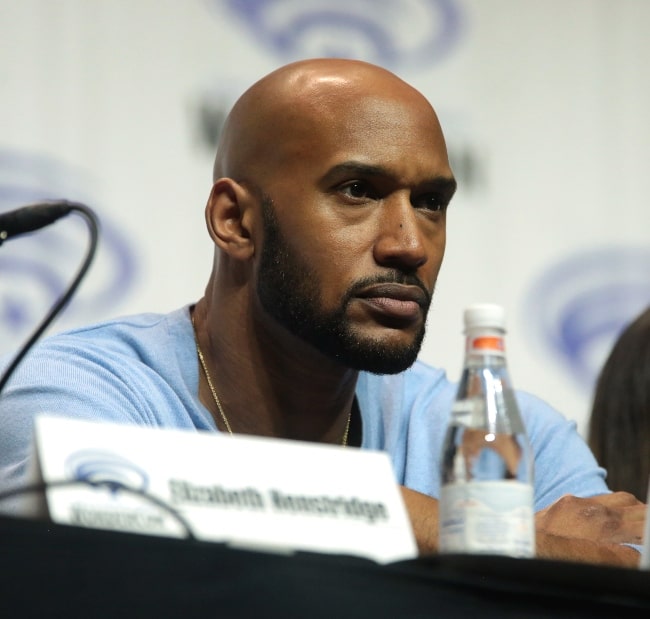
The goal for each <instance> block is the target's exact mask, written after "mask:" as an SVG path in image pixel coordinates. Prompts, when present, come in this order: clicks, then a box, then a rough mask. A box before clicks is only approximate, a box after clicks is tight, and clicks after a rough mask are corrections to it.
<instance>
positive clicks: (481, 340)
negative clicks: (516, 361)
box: [467, 335, 506, 357]
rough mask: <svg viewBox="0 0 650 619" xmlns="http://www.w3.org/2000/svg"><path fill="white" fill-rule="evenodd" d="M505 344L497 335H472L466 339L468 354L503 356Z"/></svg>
mask: <svg viewBox="0 0 650 619" xmlns="http://www.w3.org/2000/svg"><path fill="white" fill-rule="evenodd" d="M505 351H506V347H505V343H504V340H503V337H501V336H498V335H474V336H469V337H468V338H467V352H468V353H482V354H490V355H496V356H499V357H503V356H505Z"/></svg>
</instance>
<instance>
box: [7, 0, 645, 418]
mask: <svg viewBox="0 0 650 619" xmlns="http://www.w3.org/2000/svg"><path fill="white" fill-rule="evenodd" d="M648 24H650V2H647V1H645V0H547V1H546V2H538V1H536V0H402V1H398V0H396V1H394V2H385V1H384V2H382V1H379V0H366V1H363V0H358V1H357V2H353V3H351V2H349V0H322V1H321V0H249V1H245V0H92V1H88V0H22V1H21V2H13V1H10V0H0V117H1V119H2V125H1V126H2V130H1V131H0V211H5V210H9V209H11V208H15V207H17V206H20V205H22V204H26V203H29V202H32V201H34V200H38V199H41V198H46V197H50V198H69V199H76V200H82V201H84V202H86V203H87V204H89V205H90V206H91V207H93V208H94V209H95V210H96V212H97V213H98V215H99V216H100V219H101V222H102V237H101V247H100V252H99V254H98V258H97V260H96V263H95V264H94V266H93V268H92V271H91V273H90V275H89V277H88V278H87V280H86V281H85V282H84V284H83V286H82V289H81V290H80V292H79V294H78V296H77V297H75V299H74V300H73V302H72V304H71V306H70V307H69V308H68V310H67V311H66V313H65V315H63V316H62V317H61V318H60V319H59V320H58V321H57V323H56V324H55V326H54V327H53V329H52V331H55V330H60V329H62V328H66V327H70V326H73V325H77V324H80V323H86V322H89V321H94V320H99V319H103V318H107V317H111V316H113V315H116V314H124V313H131V312H138V311H167V310H170V309H173V308H175V307H178V306H180V305H182V304H184V303H187V302H190V301H194V300H196V299H197V298H199V297H200V295H201V294H202V291H203V287H204V285H205V282H206V278H207V275H208V272H209V269H210V266H211V258H212V247H211V245H210V240H209V237H208V236H207V233H206V232H205V230H204V224H203V206H204V204H205V201H206V198H207V196H208V193H209V191H210V182H211V166H212V159H213V156H214V139H215V137H216V134H217V132H218V127H219V122H220V120H221V118H222V117H223V114H224V113H225V112H227V110H228V108H229V106H230V105H231V104H232V102H233V101H234V99H235V98H236V96H237V95H238V94H239V93H240V92H241V91H242V90H243V89H244V88H246V87H247V86H248V85H250V84H251V83H252V82H253V81H255V80H256V79H257V78H258V77H260V76H262V75H263V74H265V73H267V72H268V71H270V70H272V69H274V68H275V67H277V66H279V65H281V64H284V63H286V62H289V61H291V60H295V59H298V58H304V57H311V56H322V55H340V56H352V57H358V58H362V59H365V60H369V61H372V62H376V63H378V64H382V65H384V66H386V67H387V68H389V69H392V70H394V71H395V72H397V73H398V74H399V75H401V76H402V77H403V78H404V79H406V80H407V81H409V82H411V83H412V84H414V85H415V86H417V87H418V88H420V89H421V90H422V91H423V92H424V93H425V94H426V95H427V96H428V97H429V98H430V100H431V101H432V103H433V104H434V106H435V107H436V109H437V110H438V112H439V115H440V118H441V122H442V124H443V129H444V130H445V133H446V135H447V140H448V145H449V149H450V152H451V155H452V162H453V166H454V170H455V172H456V175H457V177H458V179H459V183H460V190H459V192H458V194H457V196H456V198H455V199H454V201H453V203H452V206H451V208H450V212H449V219H448V222H449V240H448V251H447V256H446V258H445V264H444V266H443V271H442V274H441V277H440V279H439V283H438V286H437V291H436V296H435V300H434V305H433V309H432V312H431V314H430V318H429V334H428V336H427V339H426V341H425V346H424V348H423V352H422V358H424V359H425V360H427V361H429V362H431V363H433V364H435V365H439V366H443V367H445V368H447V370H448V372H449V374H450V376H451V377H452V378H457V377H458V374H459V370H460V365H461V361H462V348H463V340H462V336H461V313H462V309H463V307H464V306H465V305H466V304H468V303H472V302H475V301H495V302H499V303H502V304H504V305H505V306H506V309H507V312H508V315H509V324H510V334H509V357H510V366H511V373H512V375H513V380H514V382H515V384H516V385H517V386H518V387H520V388H524V389H527V390H529V391H533V392H536V393H538V394H539V395H541V396H542V397H544V398H545V399H547V400H549V401H550V402H551V403H553V404H554V405H555V406H557V407H558V408H559V409H561V410H562V411H563V412H564V413H565V414H566V415H567V416H568V417H571V418H573V419H576V420H577V421H578V423H579V425H580V427H581V429H583V430H584V427H585V423H586V419H587V415H588V410H589V405H590V394H591V387H592V381H593V378H594V374H595V372H596V370H597V368H598V367H599V366H600V363H601V362H602V361H603V359H604V355H605V354H606V352H607V350H608V349H609V346H610V345H611V343H612V341H613V338H614V336H615V334H616V333H617V331H618V330H619V329H620V328H621V326H622V325H623V324H624V323H625V322H626V321H628V320H630V319H631V318H632V317H633V316H634V315H635V314H636V313H637V312H638V311H640V310H641V308H642V307H643V306H645V305H646V304H648V303H650V242H649V241H650V215H649V214H648V213H649V210H648V204H647V202H648V196H649V195H650V174H649V173H648V171H647V169H646V168H647V164H648V162H650V115H649V114H648V110H650V74H649V73H648V71H647V67H646V61H647V59H648V58H649V57H650V40H649V39H648V37H647V33H646V30H647V26H648ZM85 243H86V237H85V233H84V227H83V224H82V223H81V221H80V220H79V219H78V218H76V217H74V216H72V217H70V218H67V219H65V220H62V221H60V222H58V223H57V224H56V225H54V226H52V227H50V228H49V229H47V230H44V231H41V232H39V233H37V234H34V235H30V236H25V237H23V238H21V239H15V240H12V241H11V242H8V243H6V244H5V245H3V246H2V247H1V248H0V352H10V351H13V350H15V349H17V347H18V346H19V345H20V343H21V342H22V341H23V340H24V339H25V337H26V336H27V335H28V333H29V332H30V331H31V330H32V329H33V327H34V326H35V324H36V322H37V321H38V320H39V319H40V318H41V317H42V316H43V315H44V313H45V311H46V310H47V308H48V307H49V305H50V304H51V303H52V302H53V300H54V299H55V297H56V295H57V294H59V293H60V292H61V290H62V289H63V288H64V287H65V285H66V283H67V281H68V280H69V279H70V277H71V276H72V274H73V272H74V270H75V269H76V268H77V265H78V262H79V259H80V256H81V254H82V252H83V250H84V247H85Z"/></svg>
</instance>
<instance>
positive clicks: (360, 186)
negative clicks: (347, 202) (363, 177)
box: [340, 181, 373, 199]
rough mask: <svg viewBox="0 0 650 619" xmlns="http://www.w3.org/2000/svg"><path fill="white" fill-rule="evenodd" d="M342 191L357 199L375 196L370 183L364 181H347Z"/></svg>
mask: <svg viewBox="0 0 650 619" xmlns="http://www.w3.org/2000/svg"><path fill="white" fill-rule="evenodd" d="M340 191H341V193H344V194H345V195H347V196H349V197H350V198H355V199H359V198H372V197H373V192H372V191H371V188H370V185H369V184H368V183H366V182H364V181H351V182H349V183H346V184H345V185H343V186H342V187H341V189H340Z"/></svg>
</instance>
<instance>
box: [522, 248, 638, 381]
mask: <svg viewBox="0 0 650 619" xmlns="http://www.w3.org/2000/svg"><path fill="white" fill-rule="evenodd" d="M648 304H650V249H648V248H646V247H638V248H633V247H620V248H617V247H614V248H600V249H599V248H596V249H593V250H591V251H587V252H584V253H580V254H576V255H573V256H570V257H568V258H566V259H564V260H562V261H561V262H559V263H557V264H555V265H553V266H552V267H551V268H550V269H548V270H547V271H546V272H545V273H544V274H543V275H542V276H541V277H540V278H539V279H538V281H537V282H536V283H535V284H534V286H533V288H532V290H531V292H530V294H529V297H528V301H527V304H526V310H525V315H526V316H527V317H529V318H530V320H531V326H532V327H533V328H534V330H535V331H536V332H537V333H538V334H539V335H540V337H541V339H542V342H543V343H544V344H545V345H546V346H547V347H549V349H550V350H551V351H552V352H553V353H554V354H555V355H556V356H557V357H559V359H561V360H562V361H563V362H564V365H565V367H566V368H568V370H569V371H570V372H571V374H572V376H573V377H574V378H575V380H576V381H577V382H578V383H579V384H580V385H581V386H582V387H586V388H587V389H592V388H593V384H594V380H595V378H596V377H597V375H598V372H599V371H600V368H601V367H602V364H603V363H604V361H605V358H606V357H607V355H608V354H609V351H610V350H611V347H612V345H613V344H614V341H615V340H616V338H617V336H618V335H619V334H620V332H621V330H622V329H623V328H624V327H625V326H626V325H627V324H628V323H629V322H630V321H631V320H632V319H634V318H635V317H636V315H637V314H639V313H640V312H641V311H642V310H643V308H645V307H646V306H647V305H648Z"/></svg>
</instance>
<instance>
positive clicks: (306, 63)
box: [214, 58, 444, 182]
mask: <svg viewBox="0 0 650 619" xmlns="http://www.w3.org/2000/svg"><path fill="white" fill-rule="evenodd" d="M387 102H390V103H391V104H392V113H393V114H394V113H395V103H398V104H399V105H400V106H401V107H402V108H403V109H404V110H405V111H406V110H411V111H414V110H418V111H419V112H420V113H421V114H423V115H424V116H428V118H429V122H430V123H432V124H433V125H435V126H436V127H437V130H438V132H439V134H440V138H441V139H442V132H441V131H440V129H439V126H438V120H437V118H436V115H435V112H434V110H433V108H432V107H431V105H430V104H429V102H428V101H427V100H426V99H425V97H424V96H423V95H422V94H421V93H420V92H418V91H417V90H416V89H414V88H413V87H412V86H410V85H409V84H407V83H406V82H404V81H403V80H401V79H400V78H399V77H397V76H396V75H395V74H393V73H391V72H390V71H387V70H386V69H383V68H381V67H378V66H375V65H372V64H369V63H366V62H361V61H357V60H345V59H334V58H331V59H330V58H321V59H312V60H302V61H298V62H294V63H292V64H289V65H286V66H284V67H281V68H279V69H277V70H276V71H273V72H272V73H270V74H268V75H267V76H265V77H263V78H262V79H261V80H259V81H258V82H256V83H255V84H254V85H253V86H251V87H250V88H249V89H248V90H247V91H246V92H245V93H244V94H243V95H242V96H241V97H240V99H239V100H238V101H237V102H236V104H235V105H234V107H233V109H232V110H231V112H230V114H229V116H228V118H227V120H226V123H225V125H224V128H223V131H222V135H221V138H220V141H219V148H218V151H217V156H216V160H215V164H214V180H216V179H218V178H221V177H231V178H234V179H237V180H247V179H254V180H256V182H263V180H264V178H265V177H266V176H267V175H269V174H277V173H280V172H281V171H282V170H284V171H285V172H286V170H287V166H288V164H290V163H291V161H293V160H296V158H297V159H300V158H303V157H307V156H309V155H310V153H311V152H312V150H313V145H314V143H315V142H317V141H319V142H320V141H323V140H326V141H327V140H337V139H339V138H341V137H344V135H342V134H346V133H349V132H350V131H352V130H354V128H355V127H354V126H355V112H356V111H357V110H358V109H359V107H360V105H362V104H363V106H364V108H365V109H366V110H367V109H368V107H369V106H370V107H372V106H374V107H375V111H376V115H377V117H378V118H380V117H382V115H384V113H385V109H384V106H385V104H386V103H387ZM443 144H444V140H443Z"/></svg>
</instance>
